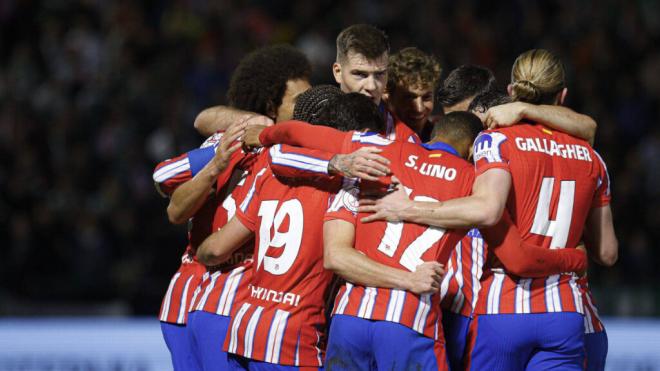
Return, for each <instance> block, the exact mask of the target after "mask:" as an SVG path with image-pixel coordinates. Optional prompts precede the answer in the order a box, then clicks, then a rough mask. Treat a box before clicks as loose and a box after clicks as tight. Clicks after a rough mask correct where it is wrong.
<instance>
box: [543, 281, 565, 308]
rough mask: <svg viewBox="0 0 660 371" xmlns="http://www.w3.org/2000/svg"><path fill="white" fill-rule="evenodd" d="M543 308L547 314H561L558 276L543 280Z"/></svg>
mask: <svg viewBox="0 0 660 371" xmlns="http://www.w3.org/2000/svg"><path fill="white" fill-rule="evenodd" d="M545 306H546V309H547V310H548V312H561V299H560V298H559V275H558V274H553V275H552V276H549V277H548V278H547V279H546V280H545Z"/></svg>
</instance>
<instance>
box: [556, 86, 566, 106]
mask: <svg viewBox="0 0 660 371" xmlns="http://www.w3.org/2000/svg"><path fill="white" fill-rule="evenodd" d="M566 94H568V88H563V89H561V91H560V92H559V95H558V96H557V101H558V102H557V103H558V104H559V105H560V106H563V105H564V101H565V100H566Z"/></svg>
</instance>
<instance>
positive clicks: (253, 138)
mask: <svg viewBox="0 0 660 371" xmlns="http://www.w3.org/2000/svg"><path fill="white" fill-rule="evenodd" d="M266 127H267V126H266V125H257V124H254V125H249V126H248V127H247V128H246V129H245V135H243V145H245V147H246V148H248V149H252V148H259V147H263V145H262V144H261V141H259V135H260V134H261V132H262V131H264V129H265V128H266Z"/></svg>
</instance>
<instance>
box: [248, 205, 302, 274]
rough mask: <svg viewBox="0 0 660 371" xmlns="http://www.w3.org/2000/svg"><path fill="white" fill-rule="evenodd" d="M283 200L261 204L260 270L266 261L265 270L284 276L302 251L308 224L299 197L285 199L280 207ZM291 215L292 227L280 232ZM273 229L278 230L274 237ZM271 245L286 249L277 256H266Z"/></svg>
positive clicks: (258, 262)
mask: <svg viewBox="0 0 660 371" xmlns="http://www.w3.org/2000/svg"><path fill="white" fill-rule="evenodd" d="M279 202H280V201H279V200H269V201H262V202H261V205H260V207H259V216H260V217H261V226H260V227H259V255H258V257H257V269H259V268H260V267H261V264H262V263H263V266H264V270H266V272H269V273H271V274H274V275H282V274H285V273H286V272H288V271H289V269H291V266H292V265H293V262H294V261H295V260H296V257H297V256H298V251H300V242H301V241H302V232H303V226H304V218H303V207H302V204H301V203H300V201H298V200H295V199H293V200H288V201H284V202H283V203H282V205H281V206H280V207H279V209H278V208H277V204H278V203H279ZM287 216H288V217H289V229H288V231H286V232H280V231H279V229H280V227H281V226H282V223H283V222H284V220H285V219H286V217H287ZM271 228H274V229H275V234H274V235H273V238H272V239H271V238H270V231H271ZM270 248H276V249H278V250H279V249H282V250H281V251H282V252H281V254H278V256H277V257H273V256H269V255H266V251H267V250H268V249H270Z"/></svg>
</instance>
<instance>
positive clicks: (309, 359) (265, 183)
mask: <svg viewBox="0 0 660 371" xmlns="http://www.w3.org/2000/svg"><path fill="white" fill-rule="evenodd" d="M278 150H281V148H280V147H279V146H275V147H273V148H271V149H270V150H269V151H268V152H267V153H275V152H276V151H278ZM267 153H264V155H262V156H261V157H260V160H259V161H261V162H258V163H260V165H259V166H261V164H263V166H264V167H263V168H262V169H261V170H260V171H258V172H256V173H254V174H252V175H251V176H250V178H248V180H247V182H246V185H248V186H249V187H250V188H249V190H248V193H247V196H246V198H245V200H244V201H243V202H242V203H241V205H240V207H239V209H238V210H237V212H236V217H237V218H238V219H239V220H240V222H241V223H242V224H244V225H245V226H246V227H247V228H248V229H250V230H252V231H254V233H255V250H254V255H255V257H256V261H255V262H254V274H253V277H252V280H251V283H250V287H249V289H250V295H249V297H248V298H247V299H246V300H245V302H244V303H242V305H240V307H239V308H238V309H237V312H236V314H235V315H234V316H233V317H232V322H231V325H230V329H229V333H228V334H227V338H226V340H225V350H227V351H228V352H229V353H233V354H236V355H240V356H242V357H245V358H250V359H252V360H256V361H263V362H267V363H273V364H281V365H290V366H317V367H318V366H321V365H322V362H323V358H324V350H323V349H324V330H325V316H324V312H323V306H324V302H325V298H324V297H325V292H326V289H327V287H328V285H329V283H330V280H331V279H332V273H331V272H329V271H327V270H325V269H324V268H323V241H322V239H321V238H319V236H321V235H322V227H323V214H324V212H325V209H326V208H327V205H328V197H329V193H328V191H324V190H320V189H318V188H315V187H314V186H313V184H309V183H305V182H296V181H295V180H284V179H282V178H278V177H276V176H275V175H274V174H273V172H272V170H271V168H270V167H269V166H267V165H266V162H267V161H268V159H267V156H268V155H267Z"/></svg>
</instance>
